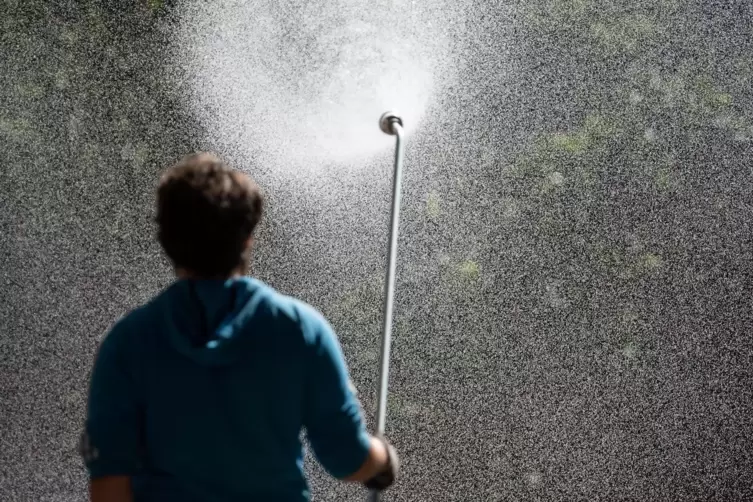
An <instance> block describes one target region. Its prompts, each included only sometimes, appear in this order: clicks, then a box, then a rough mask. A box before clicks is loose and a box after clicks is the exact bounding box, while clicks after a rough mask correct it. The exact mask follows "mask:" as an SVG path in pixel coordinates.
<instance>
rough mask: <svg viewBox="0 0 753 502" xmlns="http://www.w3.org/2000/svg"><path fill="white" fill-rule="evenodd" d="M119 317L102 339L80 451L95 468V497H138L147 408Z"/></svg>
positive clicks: (101, 501)
mask: <svg viewBox="0 0 753 502" xmlns="http://www.w3.org/2000/svg"><path fill="white" fill-rule="evenodd" d="M128 335H129V333H127V332H126V331H125V329H124V323H123V322H120V323H118V324H117V325H116V326H115V327H114V328H113V329H112V331H111V332H110V333H108V335H107V336H106V337H105V339H104V340H103V341H102V344H101V345H100V347H99V350H98V351H97V356H96V359H95V361H94V367H93V369H92V375H91V382H90V387H89V398H88V405H87V417H86V425H85V429H84V432H83V434H82V436H81V443H80V445H79V447H80V453H81V456H82V458H83V459H84V463H85V464H86V468H87V470H88V471H89V478H90V483H89V496H90V499H91V502H133V495H132V493H131V476H133V475H134V474H135V473H136V472H137V471H138V468H139V464H140V458H139V446H140V442H141V428H140V425H141V413H140V406H139V403H138V397H137V392H136V388H137V386H136V384H135V381H134V373H133V368H131V367H129V364H128V357H127V354H126V353H125V352H124V349H126V348H127V347H128V346H127V345H126V343H125V342H129V341H130V340H128V339H127V337H128Z"/></svg>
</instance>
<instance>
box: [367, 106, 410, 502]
mask: <svg viewBox="0 0 753 502" xmlns="http://www.w3.org/2000/svg"><path fill="white" fill-rule="evenodd" d="M379 127H380V129H381V130H382V131H383V132H385V133H386V134H390V135H392V136H395V165H394V172H393V178H392V209H391V211H390V236H389V247H388V254H387V278H386V281H385V289H384V324H383V326H382V352H381V360H380V369H379V397H378V400H377V426H376V434H377V436H383V435H384V431H385V424H386V421H387V390H388V385H389V376H390V346H391V344H392V312H393V309H394V297H395V270H396V268H397V241H398V235H399V224H400V203H401V198H402V190H401V188H402V181H403V139H404V138H403V136H404V132H403V121H402V119H401V118H400V117H399V116H398V115H397V114H395V113H394V112H386V113H385V114H384V115H382V117H381V118H380V120H379ZM370 498H371V500H372V501H373V502H377V501H378V500H379V492H377V491H372V492H371V497H370Z"/></svg>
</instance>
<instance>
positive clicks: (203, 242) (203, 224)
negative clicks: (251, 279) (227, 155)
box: [156, 152, 263, 277]
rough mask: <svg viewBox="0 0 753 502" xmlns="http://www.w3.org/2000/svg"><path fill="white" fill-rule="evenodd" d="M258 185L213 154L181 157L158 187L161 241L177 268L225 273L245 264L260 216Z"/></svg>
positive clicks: (215, 274)
mask: <svg viewBox="0 0 753 502" xmlns="http://www.w3.org/2000/svg"><path fill="white" fill-rule="evenodd" d="M262 206H263V198H262V194H261V191H260V190H259V187H258V186H257V185H256V183H254V181H253V180H252V179H251V178H250V177H249V176H247V175H246V174H244V173H242V172H240V171H236V170H233V169H231V168H230V167H228V166H227V165H226V164H225V163H224V162H223V161H222V160H220V158H218V157H217V156H215V155H213V154H211V153H204V152H202V153H197V154H193V155H189V156H187V157H185V158H183V159H182V160H181V161H180V162H178V163H177V164H176V165H174V166H173V167H171V168H170V169H168V171H167V172H166V173H165V174H164V175H163V176H162V179H161V180H160V183H159V188H158V190H157V218H156V220H157V224H158V226H159V232H158V239H159V242H160V244H161V245H162V248H163V249H164V250H165V253H166V254H167V256H168V258H169V259H170V260H171V261H172V263H173V265H174V266H175V267H176V268H182V269H185V270H187V271H189V272H190V273H192V274H195V275H196V276H199V277H226V276H228V275H230V274H231V273H232V272H233V271H234V270H235V269H237V268H238V267H239V266H242V267H243V268H244V269H245V267H246V266H247V263H248V260H249V256H248V254H249V253H248V246H247V245H246V244H247V242H248V239H249V238H250V237H251V236H252V234H253V232H254V229H255V228H256V225H257V224H258V223H259V220H260V219H261V216H262Z"/></svg>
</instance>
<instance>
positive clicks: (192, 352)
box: [164, 277, 263, 366]
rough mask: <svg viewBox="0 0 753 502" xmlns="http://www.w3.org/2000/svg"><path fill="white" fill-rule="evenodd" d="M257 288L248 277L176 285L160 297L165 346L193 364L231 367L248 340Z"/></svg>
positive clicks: (191, 281) (251, 330) (253, 281)
mask: <svg viewBox="0 0 753 502" xmlns="http://www.w3.org/2000/svg"><path fill="white" fill-rule="evenodd" d="M261 289H262V286H261V284H260V283H259V282H258V281H256V280H254V279H251V278H248V277H242V278H233V279H228V280H215V279H180V280H178V281H176V282H175V283H174V284H173V285H171V286H170V287H169V288H168V290H167V291H166V294H165V295H164V300H165V301H166V302H167V308H166V309H165V313H166V316H167V318H166V319H165V321H166V328H167V335H168V338H169V342H170V343H171V344H172V345H173V347H174V348H175V349H176V350H177V351H178V352H180V353H181V354H183V355H184V356H186V357H188V358H190V359H192V360H193V361H195V362H196V363H198V364H201V365H204V366H225V365H229V364H233V363H234V362H236V361H237V360H238V359H239V358H241V357H242V356H243V355H244V353H246V350H245V349H246V348H247V347H248V346H249V344H250V343H251V341H252V336H253V327H252V326H251V323H252V321H253V317H254V313H255V312H256V310H257V307H258V304H259V301H260V298H261V296H263V295H261V294H260V293H261V291H260V290H261Z"/></svg>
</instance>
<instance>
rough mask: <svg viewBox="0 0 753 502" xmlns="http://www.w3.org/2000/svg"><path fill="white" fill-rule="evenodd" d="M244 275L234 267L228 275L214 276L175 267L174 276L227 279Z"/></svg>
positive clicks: (198, 278) (194, 278)
mask: <svg viewBox="0 0 753 502" xmlns="http://www.w3.org/2000/svg"><path fill="white" fill-rule="evenodd" d="M244 275H246V274H245V273H244V271H243V270H241V269H236V270H234V271H233V272H231V273H230V274H229V275H215V276H206V275H201V274H197V273H195V272H192V271H190V270H187V269H185V268H176V269H175V276H176V277H177V278H178V279H193V280H215V281H229V280H230V279H238V278H240V277H243V276H244Z"/></svg>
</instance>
